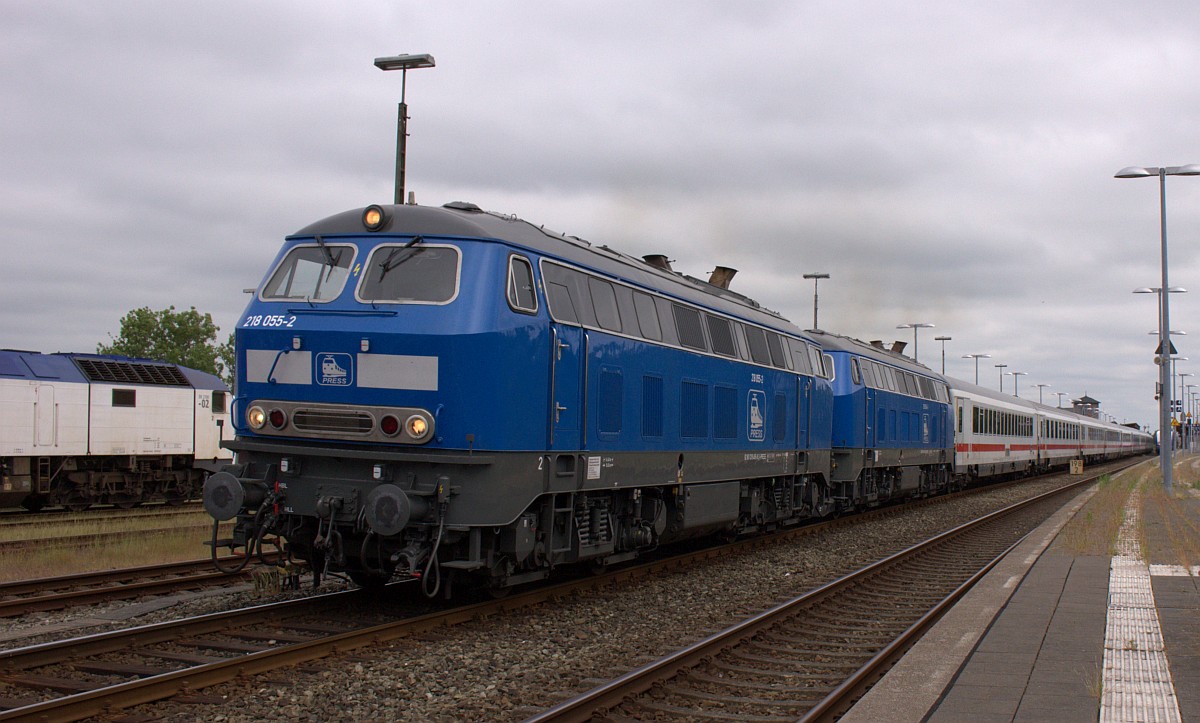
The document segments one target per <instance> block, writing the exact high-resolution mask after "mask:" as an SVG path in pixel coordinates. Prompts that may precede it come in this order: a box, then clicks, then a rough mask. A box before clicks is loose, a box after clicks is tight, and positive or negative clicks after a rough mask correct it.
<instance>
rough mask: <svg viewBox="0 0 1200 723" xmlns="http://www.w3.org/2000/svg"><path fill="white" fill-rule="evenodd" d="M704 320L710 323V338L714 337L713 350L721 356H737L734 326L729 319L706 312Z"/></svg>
mask: <svg viewBox="0 0 1200 723" xmlns="http://www.w3.org/2000/svg"><path fill="white" fill-rule="evenodd" d="M704 321H705V322H707V323H708V338H709V339H712V348H713V351H714V352H716V353H718V354H720V355H721V356H729V357H736V356H737V347H736V346H734V343H733V327H732V325H730V323H729V320H728V319H722V318H721V317H719V316H713V315H712V314H705V315H704Z"/></svg>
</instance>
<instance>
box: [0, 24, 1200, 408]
mask: <svg viewBox="0 0 1200 723" xmlns="http://www.w3.org/2000/svg"><path fill="white" fill-rule="evenodd" d="M1198 20H1200V6H1198V5H1196V3H1195V2H1192V1H1189V2H1183V1H1178V2H1171V1H1168V2H1156V3H1131V2H1128V0H1088V1H1087V2H1083V1H1082V0H1080V1H1069V0H1068V1H1058V2H1052V3H1048V2H1020V1H1010V2H1005V3H964V2H960V1H956V2H943V1H941V0H932V1H927V2H922V3H912V2H860V3H847V2H844V1H843V0H838V1H832V0H831V1H827V2H803V1H801V2H797V1H795V0H789V1H783V2H766V1H761V2H753V1H751V2H746V1H743V2H729V1H728V0H720V1H717V2H697V1H696V0H687V1H686V2H664V1H662V0H656V1H655V2H644V0H643V1H638V2H621V1H613V0H608V1H607V2H571V3H568V2H529V1H528V0H521V1H520V2H505V1H498V0H490V1H488V2H450V1H444V0H443V1H439V2H413V1H407V2H404V1H402V2H373V3H352V2H339V3H311V2H297V1H296V0H291V1H289V2H245V1H244V0H239V1H238V2H212V1H209V2H203V3H199V2H188V3H184V2H150V1H146V2H105V1H103V0H101V1H98V2H92V3H82V2H74V1H72V2H52V1H48V0H35V1H31V2H17V1H14V0H0V58H2V63H3V66H2V70H3V72H0V106H2V110H0V230H2V239H3V240H2V241H0V244H2V248H3V253H2V256H0V259H2V260H0V264H2V268H3V274H2V275H0V278H2V279H3V283H2V284H0V304H2V306H3V309H4V312H3V314H2V315H0V347H10V348H22V349H32V350H38V351H45V352H53V351H94V350H95V347H96V344H97V343H99V342H107V341H108V339H109V336H110V335H116V334H117V332H118V329H119V321H120V318H121V317H122V316H123V315H124V314H125V313H126V312H127V311H129V310H130V309H134V308H138V307H142V306H149V307H151V308H153V309H161V308H165V307H167V306H169V305H174V306H175V307H176V308H177V309H186V308H188V307H189V306H195V307H196V308H197V309H199V310H201V311H204V312H211V313H212V315H213V318H214V320H215V321H216V322H217V323H218V324H219V325H220V326H221V328H222V331H221V337H222V339H224V337H225V335H226V334H228V333H229V332H230V331H232V330H233V328H234V326H235V324H236V322H237V319H238V316H239V313H240V311H241V310H242V308H243V307H244V305H245V303H246V301H247V299H248V297H247V296H246V295H245V294H243V293H242V290H243V289H245V288H249V287H253V286H255V285H256V284H258V282H259V281H260V279H261V277H262V275H263V273H264V272H265V271H266V264H268V263H269V262H270V260H271V259H272V258H273V256H274V255H275V253H276V251H277V249H278V246H279V244H280V242H281V240H282V238H283V237H284V236H285V235H286V234H288V233H291V232H294V231H296V230H298V229H299V228H301V227H303V226H305V225H307V224H308V223H310V222H312V221H314V220H316V219H319V218H323V217H325V216H327V215H330V214H333V213H336V212H339V211H343V210H346V209H349V208H354V207H361V206H364V205H366V204H368V203H378V202H382V203H387V202H390V200H391V198H392V193H393V173H394V167H395V166H394V164H395V127H396V126H395V124H396V103H397V101H398V100H399V95H400V74H399V73H384V72H380V71H379V70H377V69H376V68H375V67H374V66H373V64H372V62H373V60H374V58H376V57H378V56H384V55H394V54H399V53H430V54H432V55H433V56H434V57H435V58H436V60H437V67H436V68H434V69H429V70H418V71H413V72H412V73H410V74H409V76H408V90H407V100H408V103H409V106H410V113H409V114H410V117H411V121H410V123H409V131H410V140H409V157H408V166H407V170H408V189H409V190H411V191H414V192H415V193H416V198H417V201H418V202H419V203H422V204H431V205H440V204H442V203H445V202H448V201H454V200H466V201H471V202H474V203H476V204H478V205H480V206H481V207H483V208H486V209H488V210H494V211H500V212H504V213H512V214H516V215H518V216H521V217H523V218H525V219H527V220H529V221H532V222H534V223H537V224H539V225H545V226H547V227H549V228H552V229H555V230H558V231H562V232H565V233H569V234H574V235H578V236H581V237H583V238H586V239H589V240H591V241H593V242H596V243H605V244H608V245H610V246H612V247H614V248H617V249H619V250H621V251H625V252H627V253H630V254H634V255H639V256H640V255H642V254H648V253H665V254H667V255H668V256H669V257H670V258H672V259H673V260H674V261H675V268H676V269H677V270H681V271H683V272H685V273H689V274H691V275H693V276H701V277H704V278H707V277H706V276H705V275H706V274H707V273H708V272H709V271H710V270H711V269H712V268H713V266H715V265H718V264H719V265H724V266H732V267H734V268H737V269H739V274H738V276H737V277H736V278H735V279H734V281H733V286H732V288H733V289H734V290H736V291H740V292H742V293H746V294H748V295H750V296H753V297H755V298H757V299H758V300H759V301H760V302H761V303H762V304H763V305H765V306H767V307H769V308H772V309H775V310H777V311H779V312H781V313H783V314H784V315H785V316H787V317H788V318H790V319H792V320H793V321H795V322H797V323H798V324H799V325H800V326H802V327H808V326H809V325H810V324H811V319H812V303H813V298H812V296H813V295H812V292H813V289H812V282H810V281H804V280H803V279H802V278H801V275H802V274H804V273H806V272H817V271H819V272H825V273H829V274H830V275H831V276H832V278H831V279H829V280H828V281H823V282H821V287H820V326H821V327H822V328H825V329H828V330H831V331H836V332H839V333H844V334H848V335H851V336H856V337H859V338H862V339H864V340H871V339H882V340H885V341H888V342H890V341H892V340H894V339H902V340H907V341H909V342H910V348H909V350H908V351H909V353H911V341H912V332H911V331H909V330H897V329H896V326H897V325H898V324H904V323H910V322H923V323H932V324H935V325H936V327H935V328H933V329H923V330H922V331H921V336H920V342H919V353H920V360H921V361H923V362H925V363H927V364H929V365H930V366H931V367H934V368H935V369H940V367H941V359H940V354H941V343H940V342H936V341H934V337H935V336H938V335H945V336H950V337H952V340H951V341H949V342H946V344H945V348H946V371H947V373H949V374H951V375H952V376H958V377H961V378H964V379H968V380H973V379H974V374H975V367H974V362H972V361H971V360H969V359H963V358H962V356H963V355H964V354H971V353H987V354H991V355H992V358H991V359H984V360H981V361H980V365H979V371H980V382H981V383H982V384H985V385H988V386H992V387H993V388H996V387H999V384H1000V370H998V369H997V368H996V367H995V366H994V365H995V364H1007V365H1008V366H1007V367H1006V368H1005V369H1004V370H1003V371H1006V372H1011V371H1022V372H1025V373H1026V374H1025V375H1024V376H1021V377H1019V390H1020V394H1021V396H1022V397H1025V398H1027V399H1034V400H1036V399H1037V392H1038V389H1037V387H1036V386H1035V385H1037V384H1049V385H1050V386H1049V387H1047V388H1045V390H1044V398H1045V400H1046V401H1047V402H1052V403H1053V402H1057V400H1058V397H1056V396H1055V395H1054V393H1055V392H1063V393H1064V394H1066V395H1067V398H1077V397H1079V396H1080V395H1082V394H1084V393H1087V394H1089V395H1091V396H1093V397H1096V398H1098V399H1099V400H1101V402H1102V403H1103V406H1102V409H1104V410H1105V411H1107V412H1109V413H1111V414H1113V415H1114V416H1116V417H1117V419H1118V421H1137V422H1141V423H1147V422H1148V423H1150V424H1151V426H1152V427H1156V426H1157V412H1156V406H1155V402H1154V400H1153V391H1154V382H1155V380H1156V373H1157V372H1156V367H1155V366H1154V364H1153V361H1152V357H1153V351H1154V347H1155V345H1156V340H1155V339H1154V337H1152V336H1150V335H1149V334H1148V332H1150V331H1152V330H1155V329H1157V319H1156V309H1155V298H1156V297H1155V296H1154V295H1138V296H1135V295H1133V294H1131V293H1130V292H1131V291H1132V290H1133V289H1134V288H1137V287H1142V286H1159V285H1160V282H1161V279H1160V266H1159V259H1160V256H1159V189H1158V183H1157V180H1156V179H1152V178H1150V179H1134V180H1117V179H1114V178H1113V174H1114V173H1115V172H1116V171H1117V170H1118V169H1120V168H1122V167H1124V166H1128V165H1139V166H1160V165H1163V166H1172V165H1183V164H1187V163H1200V83H1197V82H1196V77H1197V73H1198V72H1200V42H1197V40H1196V31H1195V29H1196V27H1197V24H1198V23H1197V21H1198ZM1166 195H1167V211H1168V232H1169V239H1170V261H1171V277H1170V283H1171V285H1173V286H1174V285H1179V286H1184V287H1187V288H1189V289H1191V290H1192V293H1190V294H1173V295H1172V297H1171V301H1172V305H1171V308H1172V324H1171V326H1172V328H1174V329H1179V330H1184V331H1189V332H1191V333H1192V334H1193V336H1182V337H1177V338H1176V341H1175V344H1176V346H1177V347H1179V349H1180V353H1181V354H1183V355H1188V354H1189V352H1190V353H1191V354H1192V359H1193V361H1190V362H1180V363H1179V369H1180V371H1191V370H1195V371H1196V373H1197V374H1198V375H1200V348H1196V349H1192V348H1191V347H1192V342H1189V341H1188V339H1196V341H1197V342H1200V326H1198V325H1197V324H1196V323H1195V322H1194V319H1195V312H1196V310H1197V309H1198V308H1200V255H1198V254H1197V248H1198V246H1200V177H1197V178H1190V177H1173V178H1169V179H1168V181H1167V194H1166ZM1191 380H1193V381H1200V379H1191ZM1013 381H1014V377H1012V376H1007V377H1005V378H1004V389H1005V390H1006V391H1008V392H1010V393H1011V392H1012V390H1013Z"/></svg>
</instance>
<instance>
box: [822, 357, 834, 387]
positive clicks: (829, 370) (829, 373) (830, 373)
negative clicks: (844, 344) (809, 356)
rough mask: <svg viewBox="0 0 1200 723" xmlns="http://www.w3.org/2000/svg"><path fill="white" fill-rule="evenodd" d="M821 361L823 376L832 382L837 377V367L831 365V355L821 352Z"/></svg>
mask: <svg viewBox="0 0 1200 723" xmlns="http://www.w3.org/2000/svg"><path fill="white" fill-rule="evenodd" d="M821 361H822V362H824V364H825V377H826V378H827V379H829V381H831V382H832V381H833V380H834V379H836V378H837V369H836V368H834V366H833V355H832V354H822V355H821Z"/></svg>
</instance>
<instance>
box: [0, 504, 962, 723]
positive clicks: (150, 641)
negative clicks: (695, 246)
mask: <svg viewBox="0 0 1200 723" xmlns="http://www.w3.org/2000/svg"><path fill="white" fill-rule="evenodd" d="M937 499H941V500H944V499H946V498H945V497H942V498H937ZM937 499H935V500H931V501H924V502H922V503H921V504H928V503H930V502H933V503H936V502H937ZM896 509H899V508H891V509H883V510H879V511H876V512H873V513H869V514H867V515H859V516H856V517H853V518H844V519H837V520H832V521H829V522H825V523H821V524H818V525H812V526H808V527H804V528H799V529H795V530H791V531H788V532H785V533H781V534H777V535H774V536H771V537H764V538H751V539H747V540H741V541H738V542H735V543H732V544H730V545H725V546H721V547H718V548H710V549H706V550H700V551H694V552H690V553H687V554H685V555H676V556H673V557H669V558H666V559H663V560H658V561H655V562H648V563H644V564H641V565H636V566H632V567H629V568H624V569H620V570H616V571H613V572H609V573H607V574H605V575H599V576H589V577H585V578H581V579H578V580H573V581H569V582H564V583H560V584H556V585H550V586H546V587H542V588H538V589H535V590H532V591H529V592H525V593H519V594H514V595H512V596H510V597H507V598H504V599H501V600H489V601H487V602H481V603H475V604H471V605H463V606H460V607H454V608H450V609H440V610H436V611H434V612H429V609H430V608H429V606H428V605H427V604H425V603H424V602H423V601H417V602H414V601H413V600H409V601H408V603H407V607H405V608H403V609H401V610H396V609H388V610H387V611H386V612H385V613H384V616H385V617H386V622H378V621H376V622H375V623H372V622H370V621H369V620H367V619H366V618H361V617H360V618H359V619H358V620H357V621H354V622H351V621H352V619H353V616H351V615H350V613H349V611H351V610H354V609H356V606H358V603H359V602H360V601H368V602H369V605H367V606H366V607H361V606H359V607H358V609H360V610H365V611H372V612H376V613H378V612H380V610H381V609H382V608H383V607H384V605H383V601H382V600H381V599H380V598H377V597H373V596H370V595H368V594H367V593H365V592H364V591H361V590H350V591H346V592H342V593H334V594H330V595H323V596H317V597H313V598H305V599H301V600H294V601H290V602H287V603H280V604H273V605H263V606H258V607H255V608H248V609H244V610H237V611H232V612H228V613H218V614H213V615H206V616H201V617H198V618H189V619H187V620H181V621H175V622H170V623H159V624H156V625H151V626H143V627H140V628H134V629H131V630H126V631H114V632H110V633H103V634H99V635H95V636H87V637H83V638H76V639H72V640H65V641H60V642H55V643H47V644H43V645H37V646H30V647H28V648H22V649H17V650H12V651H4V652H0V721H8V720H47V719H55V720H77V719H80V718H85V717H88V716H93V715H97V714H100V713H102V712H105V711H112V710H116V709H121V708H127V707H130V706H134V705H138V704H141V703H146V702H150V701H155V700H162V699H164V698H170V697H172V696H175V697H176V700H181V699H180V698H179V696H184V698H183V700H186V697H187V696H191V695H193V694H194V693H195V691H197V690H199V689H202V688H204V687H208V686H212V685H216V684H219V683H223V682H227V681H229V680H231V679H233V678H235V677H238V676H240V675H252V674H257V673H261V672H266V671H269V670H274V669H278V668H280V667H285V666H290V665H296V664H298V663H302V662H306V661H311V660H314V659H318V658H322V657H325V656H328V655H330V654H332V653H334V652H346V651H349V650H353V649H357V648H362V647H367V646H379V645H381V644H383V643H385V642H387V641H390V640H394V639H398V638H403V637H406V636H410V635H414V634H417V633H421V632H424V631H427V630H432V629H435V628H438V627H443V626H447V625H455V624H460V623H463V622H468V621H473V620H477V619H480V618H485V617H488V616H491V615H496V614H499V613H502V612H505V611H510V610H515V609H521V608H528V607H532V606H535V605H539V604H541V603H543V602H545V601H547V600H559V599H562V598H563V597H564V596H567V595H570V594H573V593H576V592H578V591H581V590H592V589H598V588H602V587H607V586H612V585H626V584H634V582H635V581H636V580H638V579H640V578H644V577H647V576H653V575H658V574H661V573H662V572H663V571H665V570H671V569H678V568H680V567H683V566H687V565H696V564H702V563H703V561H705V560H709V559H712V558H714V557H720V556H724V555H728V554H730V553H731V552H732V551H734V550H738V549H753V548H755V547H759V546H762V545H767V544H774V543H776V542H782V541H785V540H787V539H790V538H794V537H796V536H800V535H808V534H816V533H819V532H820V531H822V530H825V529H829V528H830V527H834V526H842V525H852V524H856V521H859V520H863V519H866V518H868V517H869V516H876V515H879V516H886V515H889V514H894V513H895V510H896ZM391 587H392V588H396V587H397V586H391ZM907 592H908V591H907V590H905V593H907ZM413 598H414V599H415V598H416V596H415V595H414V596H413ZM392 602H393V603H394V602H395V598H393V600H392ZM348 624H349V625H348ZM351 625H352V627H351Z"/></svg>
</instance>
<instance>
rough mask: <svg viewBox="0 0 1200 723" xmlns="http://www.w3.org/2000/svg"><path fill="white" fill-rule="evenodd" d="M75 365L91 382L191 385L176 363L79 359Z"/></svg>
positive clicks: (169, 385) (172, 385) (171, 385)
mask: <svg viewBox="0 0 1200 723" xmlns="http://www.w3.org/2000/svg"><path fill="white" fill-rule="evenodd" d="M74 361H75V365H76V366H78V367H79V370H80V371H81V372H83V375H84V376H85V377H87V379H88V381H90V382H110V383H114V384H156V385H159V386H168V387H190V386H192V385H191V383H190V382H188V380H187V377H185V376H184V375H183V372H181V371H179V367H177V366H175V365H174V364H147V363H144V362H127V361H114V360H111V359H79V358H76V359H75V360H74Z"/></svg>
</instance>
